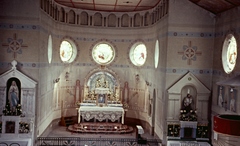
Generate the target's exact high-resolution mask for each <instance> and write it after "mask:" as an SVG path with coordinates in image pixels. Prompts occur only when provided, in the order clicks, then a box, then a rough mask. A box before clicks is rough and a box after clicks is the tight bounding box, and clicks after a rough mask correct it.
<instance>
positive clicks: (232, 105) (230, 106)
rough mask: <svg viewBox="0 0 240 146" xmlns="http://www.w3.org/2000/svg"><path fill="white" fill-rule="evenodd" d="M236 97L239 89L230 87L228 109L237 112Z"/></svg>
mask: <svg viewBox="0 0 240 146" xmlns="http://www.w3.org/2000/svg"><path fill="white" fill-rule="evenodd" d="M236 97H237V90H236V89H233V88H232V87H230V88H229V102H228V103H229V104H228V109H229V110H230V111H232V112H236V109H237V107H236V102H237V101H236Z"/></svg>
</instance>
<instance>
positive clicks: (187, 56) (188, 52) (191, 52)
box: [178, 41, 202, 65]
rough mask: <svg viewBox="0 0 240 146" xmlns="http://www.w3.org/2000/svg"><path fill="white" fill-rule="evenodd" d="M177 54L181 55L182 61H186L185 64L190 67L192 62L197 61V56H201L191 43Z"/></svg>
mask: <svg viewBox="0 0 240 146" xmlns="http://www.w3.org/2000/svg"><path fill="white" fill-rule="evenodd" d="M178 54H180V55H182V60H187V64H188V65H191V64H192V61H196V60H197V56H198V55H202V52H199V51H197V47H196V46H192V42H191V41H189V43H188V46H187V45H184V46H183V51H180V52H178Z"/></svg>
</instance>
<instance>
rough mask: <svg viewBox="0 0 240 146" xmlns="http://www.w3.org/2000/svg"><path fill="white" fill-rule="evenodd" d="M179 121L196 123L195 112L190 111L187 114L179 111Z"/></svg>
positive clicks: (184, 111)
mask: <svg viewBox="0 0 240 146" xmlns="http://www.w3.org/2000/svg"><path fill="white" fill-rule="evenodd" d="M179 120H180V121H197V111H196V110H195V111H194V110H190V112H187V111H186V110H180V118H179Z"/></svg>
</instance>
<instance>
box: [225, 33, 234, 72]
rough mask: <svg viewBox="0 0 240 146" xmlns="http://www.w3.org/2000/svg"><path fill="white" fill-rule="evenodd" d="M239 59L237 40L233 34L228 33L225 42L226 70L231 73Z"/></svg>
mask: <svg viewBox="0 0 240 146" xmlns="http://www.w3.org/2000/svg"><path fill="white" fill-rule="evenodd" d="M236 59H237V42H236V39H235V37H234V36H233V35H232V34H229V35H227V37H226V38H225V41H224V43H223V49H222V64H223V69H224V71H225V72H226V73H227V74H229V73H231V72H232V71H233V69H234V67H235V65H236Z"/></svg>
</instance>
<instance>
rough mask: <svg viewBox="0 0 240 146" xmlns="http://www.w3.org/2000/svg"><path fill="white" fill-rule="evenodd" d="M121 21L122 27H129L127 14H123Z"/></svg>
mask: <svg viewBox="0 0 240 146" xmlns="http://www.w3.org/2000/svg"><path fill="white" fill-rule="evenodd" d="M121 21H122V27H128V25H129V16H128V14H123V15H122V20H121Z"/></svg>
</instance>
